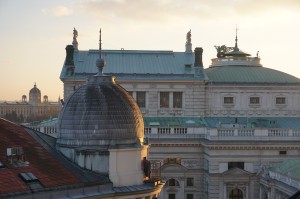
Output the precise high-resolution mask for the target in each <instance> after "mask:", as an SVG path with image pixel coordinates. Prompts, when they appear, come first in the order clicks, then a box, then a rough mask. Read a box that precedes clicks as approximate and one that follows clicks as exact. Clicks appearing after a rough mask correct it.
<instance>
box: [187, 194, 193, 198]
mask: <svg viewBox="0 0 300 199" xmlns="http://www.w3.org/2000/svg"><path fill="white" fill-rule="evenodd" d="M186 199H194V195H193V194H191V193H188V194H186Z"/></svg>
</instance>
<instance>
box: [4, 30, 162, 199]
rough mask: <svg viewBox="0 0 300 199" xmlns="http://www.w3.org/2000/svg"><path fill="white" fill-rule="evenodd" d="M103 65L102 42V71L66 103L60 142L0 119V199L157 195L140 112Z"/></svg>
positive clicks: (148, 197)
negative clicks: (105, 73) (104, 72)
mask: <svg viewBox="0 0 300 199" xmlns="http://www.w3.org/2000/svg"><path fill="white" fill-rule="evenodd" d="M100 38H101V33H100ZM100 44H101V39H100ZM104 65H105V62H104V60H103V59H102V58H101V45H100V57H99V58H98V59H97V67H98V70H99V72H98V73H97V74H96V75H94V76H91V77H89V78H88V80H87V82H86V84H84V85H83V86H82V87H81V88H80V89H77V90H76V91H75V92H74V94H73V95H72V96H71V97H70V98H68V100H66V101H65V103H64V106H63V109H62V110H61V112H60V114H59V117H58V120H57V134H58V136H57V138H54V137H51V136H49V135H46V134H43V133H40V132H37V131H34V130H32V129H29V128H28V129H25V128H22V127H20V126H18V125H15V124H12V123H10V122H8V121H6V120H3V119H0V126H1V128H0V137H1V139H0V151H2V152H1V153H0V176H1V178H0V198H20V199H21V198H22V199H23V198H43V199H44V198H49V199H50V198H55V199H60V198H84V199H89V198H90V199H92V198H101V199H112V198H113V199H156V198H157V197H158V196H159V194H160V192H161V190H162V188H163V185H164V184H163V183H161V181H160V179H159V178H158V177H159V176H157V178H152V177H151V176H150V173H151V172H152V171H155V170H154V169H153V168H152V167H151V163H150V161H149V160H148V159H149V155H148V154H149V147H150V146H149V145H148V144H147V143H146V142H144V121H143V118H142V114H141V111H140V109H139V107H138V105H137V104H136V102H135V100H134V99H133V98H132V97H131V96H130V95H129V94H128V93H127V92H126V90H125V89H124V88H122V87H121V86H120V85H118V84H117V83H116V82H115V77H113V76H110V75H103V74H102V70H103V67H104ZM3 151H4V152H6V153H4V152H3Z"/></svg>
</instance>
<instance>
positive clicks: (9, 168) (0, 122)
mask: <svg viewBox="0 0 300 199" xmlns="http://www.w3.org/2000/svg"><path fill="white" fill-rule="evenodd" d="M10 147H22V148H23V151H24V160H25V161H28V162H29V165H28V166H21V167H15V166H13V165H12V164H10V159H9V158H7V156H6V150H7V148H10ZM0 162H2V163H3V164H4V165H5V168H0V195H1V194H8V193H14V192H24V191H30V187H29V186H28V185H27V184H26V183H25V182H24V181H23V180H22V179H21V178H20V177H19V173H22V172H25V173H27V172H31V173H33V174H34V175H35V176H36V177H37V178H38V180H39V182H40V183H41V184H42V185H43V186H44V187H45V188H51V187H57V186H64V185H74V184H78V183H80V180H79V179H78V178H77V177H76V176H75V175H74V174H73V173H72V172H70V171H68V170H67V168H66V167H65V166H64V165H63V164H62V163H61V162H59V161H58V160H57V159H56V158H55V157H54V156H53V155H52V154H50V153H49V152H48V151H47V150H46V149H45V148H44V147H43V146H42V145H41V144H39V143H38V142H37V141H36V140H35V139H34V138H33V137H32V136H31V135H30V134H29V133H28V132H27V131H26V130H25V129H24V128H23V127H21V126H18V125H16V124H14V123H11V122H9V121H7V120H4V119H1V118H0Z"/></svg>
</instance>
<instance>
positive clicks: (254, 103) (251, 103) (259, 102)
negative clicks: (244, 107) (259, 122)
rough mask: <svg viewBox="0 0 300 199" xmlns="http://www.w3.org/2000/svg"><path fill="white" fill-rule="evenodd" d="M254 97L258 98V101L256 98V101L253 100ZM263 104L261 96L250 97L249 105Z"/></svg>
mask: <svg viewBox="0 0 300 199" xmlns="http://www.w3.org/2000/svg"><path fill="white" fill-rule="evenodd" d="M252 99H258V102H256V100H254V101H255V102H253V101H252ZM260 104H261V98H260V97H259V96H250V97H249V105H250V106H259V105H260Z"/></svg>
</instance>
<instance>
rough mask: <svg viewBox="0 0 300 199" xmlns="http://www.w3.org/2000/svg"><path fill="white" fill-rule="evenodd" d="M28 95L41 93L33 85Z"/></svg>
mask: <svg viewBox="0 0 300 199" xmlns="http://www.w3.org/2000/svg"><path fill="white" fill-rule="evenodd" d="M29 94H41V91H40V89H38V88H37V87H36V84H34V87H33V88H32V89H30V91H29Z"/></svg>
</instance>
